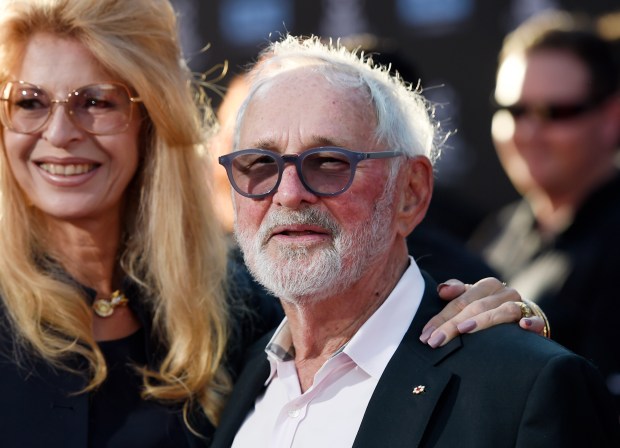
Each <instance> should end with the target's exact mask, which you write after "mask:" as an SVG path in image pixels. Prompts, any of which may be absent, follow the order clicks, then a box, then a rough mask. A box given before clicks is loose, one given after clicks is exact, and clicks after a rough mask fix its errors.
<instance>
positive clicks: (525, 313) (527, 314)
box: [515, 302, 534, 319]
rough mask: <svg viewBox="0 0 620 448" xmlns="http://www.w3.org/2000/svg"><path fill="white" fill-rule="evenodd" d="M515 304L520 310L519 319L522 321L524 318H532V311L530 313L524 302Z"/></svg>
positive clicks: (529, 308)
mask: <svg viewBox="0 0 620 448" xmlns="http://www.w3.org/2000/svg"><path fill="white" fill-rule="evenodd" d="M515 303H516V304H517V305H519V308H521V319H523V318H524V317H532V316H533V315H534V311H532V308H531V307H530V305H529V304H527V303H525V302H515Z"/></svg>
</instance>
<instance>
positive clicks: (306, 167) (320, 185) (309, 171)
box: [301, 151, 352, 194]
mask: <svg viewBox="0 0 620 448" xmlns="http://www.w3.org/2000/svg"><path fill="white" fill-rule="evenodd" d="M301 173H302V176H303V178H304V181H305V182H306V184H307V185H308V186H309V187H310V188H312V189H313V190H314V191H315V192H317V193H326V194H331V193H338V192H340V191H342V190H343V189H344V188H346V186H347V185H348V184H349V181H350V180H351V174H352V165H351V161H350V160H349V158H348V157H347V156H346V155H345V154H342V153H340V152H332V151H321V152H315V153H312V154H309V155H308V156H306V157H304V158H303V161H302V164H301Z"/></svg>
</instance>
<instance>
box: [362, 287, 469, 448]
mask: <svg viewBox="0 0 620 448" xmlns="http://www.w3.org/2000/svg"><path fill="white" fill-rule="evenodd" d="M435 288H436V286H435V285H434V282H432V280H430V279H428V278H427V279H426V287H425V292H424V297H423V298H422V303H421V304H420V308H419V310H418V312H417V313H416V317H415V318H414V320H413V322H412V324H411V326H410V327H409V330H408V331H407V333H406V335H405V337H404V338H403V340H402V342H401V344H400V345H399V347H398V349H397V350H396V352H395V353H394V356H393V357H392V359H391V360H390V362H389V363H388V365H387V367H386V369H385V371H384V372H383V375H382V376H381V379H380V380H379V383H378V384H377V387H376V389H375V391H374V393H373V395H372V397H371V399H370V402H369V404H368V408H367V410H366V413H365V414H364V418H363V419H362V423H361V425H360V429H359V431H358V434H357V436H356V439H355V442H354V444H353V446H354V447H355V448H364V447H376V446H418V445H419V444H420V442H421V440H422V437H423V436H424V432H425V430H426V427H427V425H428V423H429V421H430V418H431V415H432V414H433V412H434V411H435V409H436V408H437V406H438V402H439V399H440V397H441V395H442V393H443V391H444V389H445V388H446V386H447V385H448V383H449V382H450V378H451V377H452V374H451V373H450V372H447V371H445V370H443V369H441V368H439V367H436V364H438V363H439V362H440V361H441V360H442V359H444V358H445V357H446V356H448V355H450V354H451V353H452V352H453V351H455V350H458V348H460V346H461V341H460V338H456V339H455V340H453V341H451V342H450V343H449V344H447V345H446V346H444V347H442V348H440V349H434V350H433V349H431V348H430V347H429V346H427V345H425V344H422V343H421V342H420V340H419V335H420V334H421V332H422V328H423V326H424V325H425V324H426V322H427V321H428V320H429V319H430V318H431V317H432V316H433V315H435V314H436V313H437V312H438V311H439V310H441V308H442V307H443V303H442V302H441V301H440V300H439V298H438V297H437V295H436V293H435V292H434V291H435Z"/></svg>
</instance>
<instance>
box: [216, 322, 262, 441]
mask: <svg viewBox="0 0 620 448" xmlns="http://www.w3.org/2000/svg"><path fill="white" fill-rule="evenodd" d="M272 335H273V332H271V333H269V334H268V335H266V336H265V337H263V338H261V339H260V340H259V341H258V342H257V343H256V344H255V345H254V346H253V350H252V353H251V355H250V357H249V361H248V362H247V363H246V364H245V366H244V368H243V371H242V372H241V375H240V376H239V378H238V379H237V381H236V382H235V387H234V389H233V393H232V394H231V396H230V398H229V400H228V405H227V406H226V408H225V409H224V412H223V413H222V417H221V419H220V425H219V426H218V428H217V431H216V432H215V436H214V438H213V444H212V445H211V447H212V448H217V447H221V448H224V447H226V448H229V447H230V446H232V443H233V440H234V438H235V435H236V434H237V431H238V430H239V428H241V425H242V424H243V422H244V420H245V418H246V417H247V415H248V414H249V413H250V411H251V410H252V409H253V408H254V402H255V401H256V398H257V397H258V396H259V395H260V394H261V393H263V391H264V389H265V381H267V378H268V376H269V372H270V367H269V361H267V355H266V354H265V346H266V345H267V341H269V339H271V336H272Z"/></svg>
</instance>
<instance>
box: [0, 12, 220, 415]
mask: <svg viewBox="0 0 620 448" xmlns="http://www.w3.org/2000/svg"><path fill="white" fill-rule="evenodd" d="M1 7H2V11H1V12H0V82H4V81H6V80H7V79H8V77H9V76H10V70H11V69H14V68H15V67H16V66H17V64H19V62H20V57H21V53H22V50H23V48H24V46H25V45H26V43H27V42H28V40H29V39H30V38H31V37H32V36H33V35H34V34H36V33H41V32H45V33H51V34H54V35H56V36H60V37H63V38H69V39H75V40H76V41H78V42H80V43H81V44H83V45H84V46H85V47H86V48H88V49H89V50H90V51H91V52H92V54H93V55H94V57H95V58H96V59H97V60H98V61H99V62H100V63H101V64H102V66H103V68H104V69H105V70H107V71H108V72H110V73H111V74H114V75H117V76H119V77H120V78H121V79H123V80H124V81H125V82H126V83H127V84H128V85H129V86H131V88H132V89H134V90H135V91H136V92H137V94H138V95H139V96H140V98H141V99H142V105H143V108H144V110H145V112H143V113H144V115H145V120H144V125H143V126H144V128H143V132H142V134H141V135H142V140H141V142H140V143H141V157H142V162H141V167H140V169H139V172H138V174H137V176H136V179H135V180H134V185H132V186H131V188H130V190H129V191H130V193H129V197H128V199H127V204H128V206H127V208H128V210H127V213H126V216H127V222H125V229H124V237H123V241H122V247H121V254H120V257H121V264H122V267H123V269H124V270H125V272H126V273H127V275H129V276H130V277H131V278H133V279H134V280H135V281H137V282H138V283H139V284H140V285H142V287H143V288H144V289H145V291H147V300H148V303H147V304H146V306H147V307H149V308H150V309H151V310H152V312H153V316H154V322H153V323H154V325H153V331H154V336H155V337H156V338H157V339H158V340H159V341H161V342H162V343H163V345H164V347H165V357H164V358H163V362H162V363H161V365H160V366H159V368H158V370H157V371H152V370H147V369H145V370H144V371H143V372H144V384H145V389H144V394H145V396H146V397H150V398H154V399H158V400H162V401H171V402H181V403H184V404H185V405H186V407H185V409H186V410H187V409H188V407H187V405H188V404H190V403H191V402H193V401H196V402H198V403H200V405H201V406H202V408H203V409H204V411H205V413H206V415H207V416H208V417H209V418H210V419H211V420H212V421H213V422H214V423H216V422H217V416H218V412H219V410H220V408H221V406H222V403H223V400H224V398H225V396H226V394H227V392H228V390H229V388H230V384H229V383H230V381H229V378H228V376H227V374H226V373H225V371H224V369H223V368H222V367H221V361H222V358H223V356H224V350H225V345H226V339H227V333H228V327H227V314H228V313H227V307H226V300H225V296H224V292H223V290H224V289H223V286H224V279H225V270H226V255H225V251H226V249H225V243H224V238H223V237H222V233H221V229H220V226H219V224H218V222H217V221H216V218H215V215H214V213H213V210H212V207H211V203H210V200H209V198H210V193H209V191H208V182H206V180H205V179H204V177H205V175H206V173H207V171H206V170H205V167H204V161H203V158H202V157H201V156H200V154H199V153H200V151H199V149H200V147H201V145H202V143H203V141H204V138H205V133H206V130H207V128H208V126H206V125H205V118H206V117H208V116H210V115H211V111H210V109H209V108H208V105H206V104H203V105H202V108H197V107H196V98H197V95H196V92H197V91H196V89H195V88H194V84H193V83H192V76H191V73H190V71H189V70H188V68H187V66H186V64H185V62H184V61H183V59H182V55H181V51H180V46H179V42H178V39H177V29H176V18H175V14H174V11H173V9H172V7H171V5H170V4H169V2H168V1H167V0H18V1H13V0H2V3H1ZM72 69H73V68H72V67H61V68H59V70H72ZM3 132H4V130H3V129H2V130H0V133H3ZM1 144H2V151H0V154H1V155H0V226H1V227H2V232H0V294H1V295H2V303H3V305H4V307H5V309H6V314H7V315H8V317H9V321H10V322H11V324H12V326H13V328H12V330H13V332H14V333H15V334H16V337H17V339H18V341H19V342H20V344H19V346H20V347H22V349H23V348H25V349H26V350H25V352H26V353H35V354H38V355H39V356H41V357H43V358H44V359H46V360H47V361H48V362H50V363H52V364H55V365H58V366H61V367H65V368H69V363H67V359H69V357H71V356H72V355H73V356H75V355H76V354H77V355H80V356H82V357H84V358H85V359H86V360H87V361H88V365H89V368H90V369H89V375H90V376H89V378H90V380H89V383H88V387H87V389H86V390H90V389H93V388H95V387H97V386H98V385H99V384H101V382H102V381H103V380H104V379H105V377H106V365H105V361H104V359H103V356H102V354H101V352H100V350H99V348H98V346H97V344H96V342H95V340H94V338H93V330H92V317H91V310H90V308H89V306H88V305H87V303H86V302H85V300H84V296H83V292H82V291H80V290H79V289H78V288H76V287H75V286H72V285H69V284H67V283H63V282H62V281H60V280H59V279H58V276H54V275H51V274H50V272H49V270H48V269H46V268H45V266H44V263H43V262H42V261H43V260H46V259H47V258H49V253H48V249H49V245H47V244H46V242H45V241H46V238H45V237H46V235H45V230H44V226H43V225H42V223H41V219H40V217H37V211H36V209H34V208H33V207H28V205H27V204H26V201H25V200H24V196H23V193H22V192H21V191H20V189H19V187H18V185H17V183H16V181H15V179H14V177H13V175H12V173H11V170H10V168H9V165H8V162H7V157H6V150H7V148H4V138H3V135H2V143H1ZM22 352H24V350H22Z"/></svg>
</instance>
